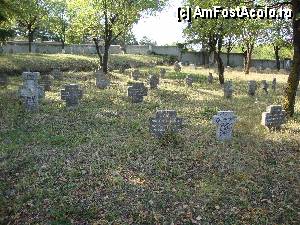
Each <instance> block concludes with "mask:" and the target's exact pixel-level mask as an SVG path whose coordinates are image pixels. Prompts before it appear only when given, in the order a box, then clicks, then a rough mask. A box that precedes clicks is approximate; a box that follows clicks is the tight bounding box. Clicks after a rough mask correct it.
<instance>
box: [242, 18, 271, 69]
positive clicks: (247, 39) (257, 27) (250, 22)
mask: <svg viewBox="0 0 300 225" xmlns="http://www.w3.org/2000/svg"><path fill="white" fill-rule="evenodd" d="M239 23H240V27H241V35H240V38H241V41H242V50H243V53H244V71H245V74H249V69H250V67H251V61H252V54H253V50H254V47H255V44H256V42H257V40H258V37H259V34H260V32H262V30H263V29H264V28H265V27H266V26H267V24H266V20H262V19H244V20H241V21H239Z"/></svg>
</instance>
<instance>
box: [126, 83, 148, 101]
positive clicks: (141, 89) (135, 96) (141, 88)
mask: <svg viewBox="0 0 300 225" xmlns="http://www.w3.org/2000/svg"><path fill="white" fill-rule="evenodd" d="M147 94H148V89H147V88H146V87H145V85H144V83H133V84H132V85H131V86H129V87H128V96H129V97H131V99H132V102H133V103H140V102H143V100H144V96H147Z"/></svg>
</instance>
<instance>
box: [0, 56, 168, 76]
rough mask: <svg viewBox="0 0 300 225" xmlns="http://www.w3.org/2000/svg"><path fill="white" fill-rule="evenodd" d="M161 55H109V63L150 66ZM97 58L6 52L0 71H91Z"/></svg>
mask: <svg viewBox="0 0 300 225" xmlns="http://www.w3.org/2000/svg"><path fill="white" fill-rule="evenodd" d="M163 60H164V58H163V57H161V56H147V55H143V56H141V55H131V54H130V55H127V54H126V55H121V54H116V55H111V56H110V58H109V64H110V66H111V67H112V68H115V69H117V68H119V67H120V66H127V67H128V68H129V65H130V64H131V63H134V64H136V65H139V66H150V65H151V64H153V63H162V62H163ZM98 65H99V59H98V58H97V56H95V55H89V56H84V55H70V54H13V55H12V54H8V55H0V72H2V73H6V74H9V75H17V74H21V73H22V72H23V71H26V70H28V69H30V70H31V71H39V72H41V73H48V72H50V71H51V70H52V69H53V67H60V68H61V70H63V71H91V70H95V69H97V68H98Z"/></svg>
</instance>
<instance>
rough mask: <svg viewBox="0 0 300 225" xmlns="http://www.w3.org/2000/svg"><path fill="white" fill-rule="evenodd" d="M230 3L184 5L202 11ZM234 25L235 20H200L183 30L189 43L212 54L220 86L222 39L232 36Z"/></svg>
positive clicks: (198, 0) (194, 0)
mask: <svg viewBox="0 0 300 225" xmlns="http://www.w3.org/2000/svg"><path fill="white" fill-rule="evenodd" d="M231 3H232V2H231V1H227V2H224V1H222V0H207V1H202V0H187V1H186V4H187V5H189V6H191V7H192V8H194V7H196V6H199V7H201V8H204V9H208V8H212V7H213V6H216V5H218V6H222V7H229V6H230V5H231ZM234 24H236V20H233V19H225V18H223V17H219V18H218V19H200V18H198V19H197V20H194V21H192V22H191V23H189V25H188V26H187V27H186V28H185V30H184V33H185V35H186V37H187V39H188V41H189V42H194V43H195V44H199V42H201V43H202V46H203V47H204V48H206V49H207V51H208V52H209V55H211V54H213V56H214V61H215V62H217V67H218V75H219V82H220V84H224V63H223V61H222V58H221V50H222V47H223V45H224V38H225V37H227V36H229V35H230V34H233V33H234V32H235V31H236V30H235V29H232V26H234Z"/></svg>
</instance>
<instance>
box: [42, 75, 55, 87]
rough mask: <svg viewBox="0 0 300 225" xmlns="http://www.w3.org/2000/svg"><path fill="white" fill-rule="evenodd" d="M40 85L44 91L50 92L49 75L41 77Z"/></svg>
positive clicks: (50, 82)
mask: <svg viewBox="0 0 300 225" xmlns="http://www.w3.org/2000/svg"><path fill="white" fill-rule="evenodd" d="M40 85H41V86H42V87H44V90H45V91H51V85H52V81H51V76H50V75H43V76H42V77H41V80H40Z"/></svg>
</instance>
